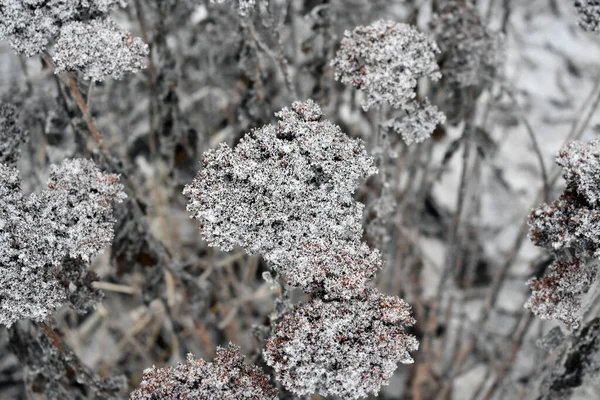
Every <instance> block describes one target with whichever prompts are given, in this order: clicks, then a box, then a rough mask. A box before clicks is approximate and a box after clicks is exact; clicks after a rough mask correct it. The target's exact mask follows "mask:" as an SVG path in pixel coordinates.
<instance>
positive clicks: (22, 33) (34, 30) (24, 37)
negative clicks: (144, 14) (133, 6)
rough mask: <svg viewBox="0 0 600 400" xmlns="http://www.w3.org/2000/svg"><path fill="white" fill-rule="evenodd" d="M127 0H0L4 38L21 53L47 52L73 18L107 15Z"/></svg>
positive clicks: (83, 18)
mask: <svg viewBox="0 0 600 400" xmlns="http://www.w3.org/2000/svg"><path fill="white" fill-rule="evenodd" d="M116 6H121V7H124V6H125V2H124V1H123V0H69V1H59V0H53V1H42V0H0V39H6V40H8V41H9V43H10V45H11V47H12V48H13V49H14V50H15V51H16V52H17V53H20V54H25V55H27V56H34V55H36V54H40V53H41V52H43V51H44V50H45V49H46V47H47V46H48V44H49V43H50V42H51V41H52V40H53V39H54V38H55V37H56V36H57V35H58V34H59V32H60V30H61V27H62V26H63V25H65V24H67V23H69V22H71V21H77V20H88V19H91V18H98V17H103V16H105V15H106V14H107V13H108V12H109V11H110V10H111V9H112V8H113V7H116Z"/></svg>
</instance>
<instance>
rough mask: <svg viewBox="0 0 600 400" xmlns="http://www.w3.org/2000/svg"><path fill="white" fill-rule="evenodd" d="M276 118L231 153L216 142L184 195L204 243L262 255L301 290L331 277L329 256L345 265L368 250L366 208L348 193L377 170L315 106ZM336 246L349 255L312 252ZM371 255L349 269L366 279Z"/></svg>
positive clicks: (297, 107) (356, 144) (302, 106)
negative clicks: (363, 244)
mask: <svg viewBox="0 0 600 400" xmlns="http://www.w3.org/2000/svg"><path fill="white" fill-rule="evenodd" d="M277 117H278V118H279V122H278V123H277V124H275V125H267V126H264V127H262V128H260V129H257V130H255V131H253V132H251V133H250V134H248V135H246V136H245V137H244V138H243V139H242V140H241V141H240V143H239V144H238V145H237V146H236V147H235V149H231V148H230V147H229V146H227V145H225V144H221V145H220V147H219V148H217V149H216V150H211V151H208V152H206V153H205V154H204V156H203V167H204V168H203V169H202V171H201V172H200V173H199V174H198V176H197V177H196V179H194V181H193V182H192V183H191V184H189V185H188V186H186V188H185V190H184V194H185V195H186V196H187V197H189V199H190V202H189V204H188V211H189V212H190V214H191V216H192V217H193V218H196V219H198V220H199V221H200V222H201V223H202V232H203V234H204V237H205V239H206V240H207V241H208V242H209V244H210V245H212V246H219V247H220V248H221V249H222V250H224V251H229V250H231V249H232V248H233V247H234V246H241V247H244V248H245V249H246V250H247V251H248V252H250V253H253V254H255V253H258V254H262V255H263V256H264V257H265V259H267V261H270V262H272V264H273V267H274V268H276V269H278V270H279V271H280V272H282V273H283V274H284V275H286V276H287V277H288V279H289V281H290V282H291V283H293V284H294V285H298V286H301V287H303V288H305V289H307V288H312V287H313V286H314V284H315V283H320V282H325V281H327V279H328V278H327V277H328V276H331V274H332V273H333V271H329V272H328V270H330V269H331V268H329V267H328V261H327V258H328V257H334V258H335V257H336V256H338V257H342V258H344V259H347V260H348V261H349V262H350V263H351V262H353V261H352V260H357V257H356V255H358V254H361V255H366V254H369V253H370V252H369V251H365V249H364V247H361V246H360V240H361V236H362V210H363V207H364V206H363V205H362V204H360V203H358V202H356V201H355V200H354V199H353V193H354V190H355V189H356V187H357V185H358V183H359V181H361V180H363V179H365V178H367V177H368V176H370V175H372V174H374V173H375V172H376V171H377V170H376V168H375V167H374V166H373V159H372V158H371V157H369V156H368V155H367V153H366V150H365V147H364V144H363V143H362V141H360V140H359V139H350V138H349V137H348V136H346V135H345V134H344V133H343V132H342V131H341V129H340V128H339V126H337V125H334V124H332V123H331V122H329V121H326V120H323V119H322V117H321V110H320V108H319V106H318V105H316V104H315V103H314V102H312V101H307V102H304V103H300V102H296V103H294V104H293V106H292V108H291V109H284V110H282V111H281V112H279V113H277ZM340 245H341V246H350V247H349V248H350V249H351V250H350V251H349V252H347V253H346V254H342V253H339V254H336V253H335V252H334V253H327V254H326V253H320V254H318V253H317V252H316V250H315V249H317V248H318V247H319V246H321V248H323V249H325V248H334V247H338V246H340ZM352 252H354V254H355V255H352ZM317 254H318V255H317ZM373 257H375V258H373ZM376 258H377V256H376V255H370V256H368V257H367V259H366V260H362V261H361V262H359V263H354V264H353V265H350V264H348V266H347V268H348V272H349V271H351V270H354V271H356V269H360V268H362V267H361V266H364V267H366V268H367V270H365V271H364V272H363V273H364V276H370V275H372V272H370V271H372V269H373V268H374V267H373V266H376V265H377V264H378V261H376ZM316 260H321V261H322V262H323V264H322V265H321V267H319V266H317V265H316V266H315V267H314V268H311V269H307V270H304V269H303V270H302V271H301V275H297V274H298V272H300V270H299V269H298V264H302V265H308V264H312V263H313V262H314V261H316ZM370 260H373V261H370ZM375 268H376V267H375Z"/></svg>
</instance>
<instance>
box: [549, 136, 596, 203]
mask: <svg viewBox="0 0 600 400" xmlns="http://www.w3.org/2000/svg"><path fill="white" fill-rule="evenodd" d="M556 163H557V164H558V165H560V166H561V167H562V174H563V177H564V178H565V181H566V182H567V186H568V188H569V189H570V190H573V191H575V192H576V193H577V194H579V195H580V196H582V197H583V198H584V199H585V201H586V202H587V203H589V204H590V205H593V206H596V205H598V204H599V203H600V139H596V140H594V141H592V142H590V143H583V142H579V141H575V142H571V143H569V144H568V145H567V146H565V148H563V149H562V150H561V151H560V152H559V153H558V156H557V157H556Z"/></svg>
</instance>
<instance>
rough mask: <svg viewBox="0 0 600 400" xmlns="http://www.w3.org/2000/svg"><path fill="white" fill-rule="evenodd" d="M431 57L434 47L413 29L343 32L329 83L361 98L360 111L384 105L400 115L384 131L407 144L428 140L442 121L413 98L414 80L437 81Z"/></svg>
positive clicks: (386, 26) (379, 24)
mask: <svg viewBox="0 0 600 400" xmlns="http://www.w3.org/2000/svg"><path fill="white" fill-rule="evenodd" d="M436 53H439V49H438V47H437V44H436V43H435V42H434V41H432V40H429V39H428V38H427V36H425V35H423V34H422V33H420V32H419V31H418V30H417V29H416V28H414V27H412V26H410V25H407V24H402V23H396V22H392V21H384V20H380V21H376V22H374V23H372V24H371V25H368V26H359V27H357V28H355V29H354V30H353V31H352V32H350V31H346V32H345V34H344V39H342V42H341V43H340V49H339V50H338V52H337V54H336V57H335V59H334V60H333V62H332V63H331V64H332V65H333V66H334V67H335V79H337V80H340V81H341V82H342V83H345V84H349V85H352V86H354V87H356V88H357V89H361V90H362V91H363V92H364V93H365V96H366V98H365V99H364V100H363V102H362V107H363V109H364V110H365V111H366V110H368V109H370V108H371V107H373V106H374V105H378V104H388V105H390V106H391V107H393V108H400V109H402V110H404V111H405V112H406V116H405V117H404V118H402V119H399V120H396V121H395V122H393V123H392V124H391V125H390V127H391V128H392V129H393V130H394V131H396V132H397V133H400V134H401V135H402V138H403V140H404V141H405V142H406V144H407V145H410V144H412V143H419V142H422V141H423V140H425V139H426V138H428V137H429V136H430V135H431V133H432V132H433V130H434V129H435V127H436V125H438V124H442V123H444V122H445V119H446V117H445V116H444V114H443V113H441V112H440V111H438V109H437V108H436V107H435V106H432V105H431V104H429V102H427V101H425V102H424V103H421V102H420V101H419V100H417V99H416V96H417V94H416V87H417V83H418V81H419V79H421V78H424V77H428V78H430V79H432V80H438V79H440V77H441V74H440V71H439V67H438V65H437V63H436Z"/></svg>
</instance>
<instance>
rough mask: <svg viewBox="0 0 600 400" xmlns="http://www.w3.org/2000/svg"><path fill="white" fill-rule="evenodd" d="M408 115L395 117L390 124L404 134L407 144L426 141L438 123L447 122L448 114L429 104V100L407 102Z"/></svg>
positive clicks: (403, 137) (397, 131) (394, 129)
mask: <svg viewBox="0 0 600 400" xmlns="http://www.w3.org/2000/svg"><path fill="white" fill-rule="evenodd" d="M405 111H406V114H407V115H406V116H405V117H404V118H400V119H395V120H394V121H393V122H392V123H391V124H390V125H389V128H391V129H392V130H393V131H394V132H396V133H399V134H400V135H402V140H404V142H405V143H406V144H407V145H409V146H410V145H411V144H413V143H421V142H423V141H425V140H426V139H427V138H429V136H431V133H432V132H433V131H434V130H435V127H436V126H437V125H441V124H443V123H444V122H446V116H445V115H444V113H443V112H441V111H439V110H438V109H437V107H435V106H432V105H431V104H429V101H425V102H424V103H423V104H421V103H417V102H414V103H410V104H407V106H406V108H405Z"/></svg>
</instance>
